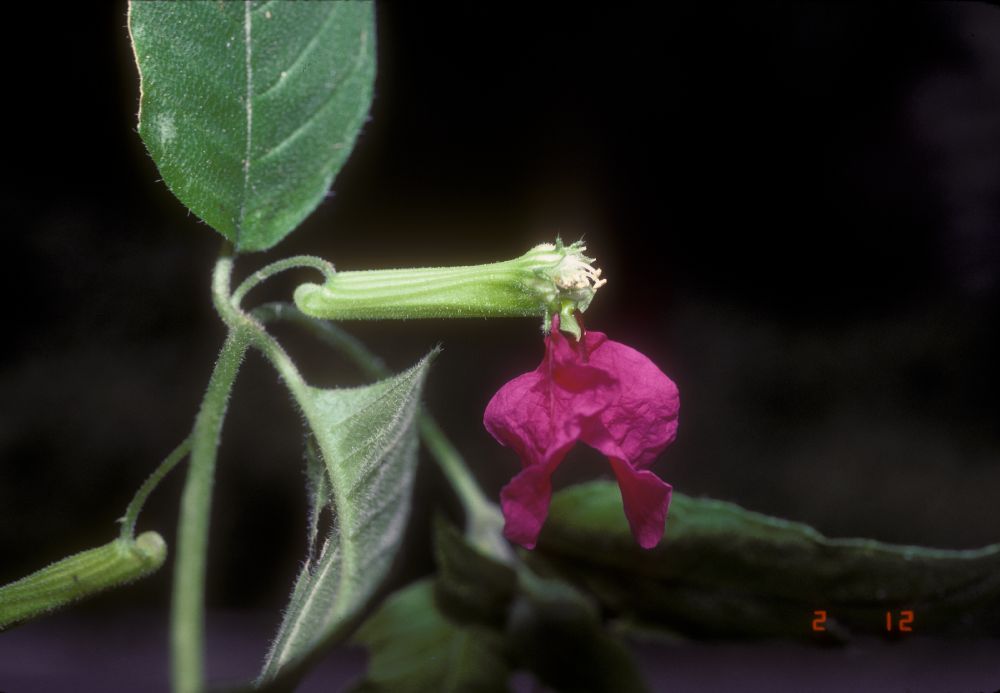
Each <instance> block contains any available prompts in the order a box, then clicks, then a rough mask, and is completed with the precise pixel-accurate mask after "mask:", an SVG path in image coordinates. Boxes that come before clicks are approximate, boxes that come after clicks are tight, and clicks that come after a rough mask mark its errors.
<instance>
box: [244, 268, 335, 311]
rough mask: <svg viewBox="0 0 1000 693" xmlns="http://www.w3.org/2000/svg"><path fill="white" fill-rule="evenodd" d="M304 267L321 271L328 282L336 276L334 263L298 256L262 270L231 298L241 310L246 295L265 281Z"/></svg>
mask: <svg viewBox="0 0 1000 693" xmlns="http://www.w3.org/2000/svg"><path fill="white" fill-rule="evenodd" d="M303 267H304V268H311V269H316V270H319V271H320V272H322V273H323V275H324V277H325V278H326V279H327V281H329V280H330V279H332V278H333V275H334V274H336V270H335V269H334V268H333V263H332V262H330V261H328V260H324V259H323V258H319V257H315V256H313V255H296V256H295V257H289V258H285V259H284V260H278V261H277V262H272V263H271V264H270V265H267V266H266V267H262V268H260V269H259V270H257V271H256V272H254V273H253V274H251V275H250V276H249V277H247V278H246V279H244V280H243V283H242V284H240V285H239V286H238V287H236V291H234V292H233V295H232V298H231V302H232V304H233V306H234V307H236V308H239V307H240V303H242V301H243V299H244V298H245V297H246V295H247V294H248V293H250V291H251V290H253V289H254V288H255V287H256V286H257V285H258V284H261V283H262V282H263V281H264V280H266V279H268V278H270V277H273V276H274V275H276V274H279V273H280V272H284V271H286V270H290V269H298V268H303Z"/></svg>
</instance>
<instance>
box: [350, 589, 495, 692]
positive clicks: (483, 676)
mask: <svg viewBox="0 0 1000 693" xmlns="http://www.w3.org/2000/svg"><path fill="white" fill-rule="evenodd" d="M354 639H355V640H356V641H357V642H358V643H360V644H363V645H364V646H366V647H367V648H368V651H369V654H370V657H369V662H368V674H367V677H366V678H365V680H364V681H363V682H362V683H361V684H359V685H358V686H357V687H356V689H355V690H357V691H366V692H374V691H386V692H392V693H397V692H399V693H407V692H409V691H412V692H413V693H423V692H424V691H440V692H441V693H452V692H454V693H458V692H459V691H461V692H463V693H467V692H482V693H488V692H490V691H498V692H499V691H506V690H507V678H508V676H509V675H510V668H509V664H508V661H507V657H506V654H505V651H504V648H505V646H504V640H503V636H502V635H500V633H498V632H496V631H493V630H490V629H488V628H480V627H475V626H473V627H462V626H459V625H457V624H455V623H453V622H452V621H450V620H448V618H447V617H445V616H444V615H443V614H442V613H441V612H440V611H439V610H438V608H437V605H436V604H435V601H434V590H433V587H432V584H431V581H430V580H424V581H422V582H418V583H415V584H413V585H410V586H409V587H407V588H406V589H404V590H401V591H400V592H397V593H395V594H394V595H392V596H391V597H390V598H389V599H388V600H386V602H385V603H384V604H383V605H382V606H381V607H380V608H379V610H378V611H376V612H375V614H373V615H372V617H371V618H369V619H368V621H366V622H365V624H364V625H363V626H362V627H361V629H360V630H359V631H358V633H357V635H355V638H354Z"/></svg>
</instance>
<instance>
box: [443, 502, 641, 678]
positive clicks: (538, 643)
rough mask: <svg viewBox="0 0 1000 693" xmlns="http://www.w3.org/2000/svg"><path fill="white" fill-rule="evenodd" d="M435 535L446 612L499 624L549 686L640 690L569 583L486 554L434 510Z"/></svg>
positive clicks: (616, 646)
mask: <svg viewBox="0 0 1000 693" xmlns="http://www.w3.org/2000/svg"><path fill="white" fill-rule="evenodd" d="M434 542H435V554H436V556H437V563H438V575H437V579H436V580H435V582H434V594H435V596H436V597H437V604H438V606H439V608H440V609H441V611H442V612H443V613H444V614H445V615H446V616H448V617H450V618H452V619H453V620H454V621H455V622H457V623H461V624H466V623H471V624H476V625H480V626H482V625H485V626H488V627H491V628H498V629H501V630H506V632H507V636H508V642H509V643H510V648H511V650H512V652H513V654H514V655H516V661H517V664H518V666H520V667H522V668H527V669H529V670H531V671H532V672H533V673H534V674H535V675H536V676H537V678H538V679H539V680H540V681H542V682H543V683H545V684H546V685H549V686H552V687H554V688H555V689H556V690H559V691H593V692H595V693H598V692H607V693H628V692H629V691H642V690H645V688H644V686H643V683H642V680H641V678H640V676H639V674H638V672H637V670H636V668H635V665H634V663H633V661H632V657H631V655H630V654H629V653H628V651H627V650H626V649H625V648H624V647H623V646H622V645H621V643H619V642H618V641H617V640H615V639H614V638H613V637H611V636H610V635H609V634H608V633H607V632H606V631H605V629H604V625H603V623H602V620H601V617H600V614H599V613H598V610H597V607H596V605H595V604H594V603H592V602H591V601H590V600H589V599H588V598H587V597H586V596H584V595H583V594H581V593H580V592H579V591H578V590H577V589H576V588H574V587H573V586H572V585H569V584H567V583H565V582H563V581H561V580H550V579H545V578H541V577H539V576H537V575H535V574H534V573H533V572H532V571H531V570H530V569H529V568H528V567H527V566H525V565H523V564H521V563H519V562H516V561H515V567H512V566H510V565H505V564H503V563H499V562H497V561H496V560H494V559H492V558H489V557H487V556H486V555H485V554H483V553H482V552H481V551H480V550H478V549H476V548H475V547H473V546H472V545H471V544H470V543H469V542H468V540H467V539H466V538H465V537H463V536H462V533H461V532H459V531H458V530H457V529H456V528H455V527H453V526H452V525H450V524H448V523H447V522H446V521H445V520H443V519H441V518H437V520H436V522H435V527H434Z"/></svg>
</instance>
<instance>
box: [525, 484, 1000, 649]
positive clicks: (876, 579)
mask: <svg viewBox="0 0 1000 693" xmlns="http://www.w3.org/2000/svg"><path fill="white" fill-rule="evenodd" d="M533 561H534V564H535V565H536V567H539V568H542V567H544V568H545V569H546V570H553V571H555V572H556V573H558V574H561V575H564V576H565V577H566V578H567V579H569V580H572V581H574V582H576V583H577V584H580V585H582V586H584V587H585V588H587V589H588V590H589V591H591V592H592V593H594V594H596V595H598V596H599V598H600V599H601V601H602V602H603V603H604V605H605V606H606V607H607V608H609V609H610V610H612V611H613V612H614V613H616V614H619V615H622V616H624V617H626V618H629V619H631V620H633V621H635V622H638V623H640V624H643V625H655V626H662V627H666V628H668V629H670V630H674V631H679V632H682V633H687V634H692V635H700V636H774V635H781V636H806V637H813V636H814V635H815V633H813V631H812V629H811V623H812V619H813V618H814V611H815V610H824V611H826V612H827V613H828V617H829V621H828V624H827V628H828V631H829V632H830V633H831V634H832V635H841V636H846V635H847V634H848V633H849V632H851V631H858V632H870V633H885V632H886V630H885V629H886V625H885V624H886V619H885V612H886V611H887V610H901V609H908V610H912V611H913V612H914V614H915V620H914V625H913V630H914V631H916V632H922V633H925V634H928V633H933V632H939V633H940V632H948V631H954V630H964V631H966V632H969V631H970V630H973V629H978V630H980V631H988V632H992V633H997V632H1000V544H995V545H992V546H988V547H985V548H982V549H977V550H971V551H949V550H938V549H927V548H922V547H916V546H895V545H889V544H883V543H880V542H877V541H873V540H869V539H830V538H827V537H825V536H823V535H822V534H820V533H819V532H817V531H816V530H815V529H813V528H811V527H809V526H807V525H804V524H799V523H795V522H788V521H785V520H780V519H777V518H773V517H768V516H766V515H761V514H759V513H755V512H750V511H748V510H744V509H743V508H740V507H739V506H736V505H733V504H732V503H725V502H722V501H717V500H710V499H696V498H690V497H686V496H683V495H680V494H676V493H675V494H674V497H673V502H672V504H671V506H670V518H669V520H668V522H667V532H666V536H665V537H664V539H663V541H662V542H661V543H660V545H659V546H658V547H657V548H655V549H654V550H652V551H645V550H643V549H640V548H639V547H638V546H636V545H635V541H634V540H633V539H632V537H631V534H630V533H629V529H628V525H627V523H626V521H625V517H624V515H623V514H622V509H621V497H620V495H619V492H618V489H617V487H616V485H615V484H613V483H610V482H594V483H589V484H584V485H581V486H576V487H573V488H570V489H567V490H565V491H562V492H560V493H558V494H556V496H555V497H554V499H553V502H552V506H551V514H550V516H549V520H548V523H547V525H546V528H545V530H543V533H542V538H541V541H540V542H539V550H538V551H536V552H535V554H534V555H533Z"/></svg>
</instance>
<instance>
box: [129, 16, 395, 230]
mask: <svg viewBox="0 0 1000 693" xmlns="http://www.w3.org/2000/svg"><path fill="white" fill-rule="evenodd" d="M129 28H130V30H131V36H132V45H133V48H134V51H135V58H136V63H137V64H138V67H139V76H140V85H141V101H140V106H139V135H140V136H141V137H142V140H143V142H145V144H146V148H147V149H148V150H149V153H150V155H151V156H152V157H153V161H154V162H156V166H157V168H159V170H160V175H162V176H163V180H164V182H165V183H166V184H167V187H169V188H170V189H171V190H172V191H173V193H174V194H175V195H177V197H178V198H179V199H180V201H181V202H183V203H184V204H185V205H187V206H188V207H189V208H190V209H191V211H192V212H194V213H195V214H197V215H198V216H199V217H201V218H202V219H203V220H204V221H205V222H207V223H208V224H209V226H211V227H212V228H214V229H215V230H217V231H218V232H219V233H221V234H222V235H223V236H225V237H226V238H228V239H229V240H230V241H232V242H233V243H234V244H235V245H236V247H237V249H238V250H266V249H268V248H270V247H271V246H273V245H275V244H276V243H278V241H280V240H281V239H282V238H284V237H285V236H286V235H287V234H288V233H290V232H291V231H292V230H293V229H295V227H296V226H298V225H299V224H300V223H301V222H302V220H303V219H304V218H305V217H306V216H307V215H308V214H309V213H310V212H312V210H313V209H315V208H316V206H317V205H318V204H319V203H320V202H321V201H322V200H323V198H324V197H325V196H326V194H327V190H328V189H329V187H330V184H331V183H332V182H333V178H334V176H335V175H336V174H337V172H338V171H339V170H340V168H341V167H342V166H343V165H344V162H345V161H346V160H347V157H348V155H349V154H350V152H351V149H352V147H353V146H354V141H355V139H356V138H357V135H358V132H359V130H360V129H361V126H362V125H363V124H364V122H365V118H366V116H367V113H368V108H369V106H370V104H371V98H372V85H373V82H374V78H375V13H374V7H373V4H372V3H370V2H275V1H274V0H270V1H268V2H262V1H256V0H255V1H253V2H134V1H133V2H131V3H130V4H129Z"/></svg>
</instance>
